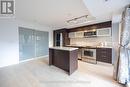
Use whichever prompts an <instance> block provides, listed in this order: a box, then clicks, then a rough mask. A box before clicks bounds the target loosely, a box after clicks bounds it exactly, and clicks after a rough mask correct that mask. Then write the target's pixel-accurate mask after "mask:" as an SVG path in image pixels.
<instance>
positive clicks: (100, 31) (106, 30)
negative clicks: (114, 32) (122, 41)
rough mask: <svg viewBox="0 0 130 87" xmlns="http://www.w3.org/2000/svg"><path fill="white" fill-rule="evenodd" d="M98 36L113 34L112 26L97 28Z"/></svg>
mask: <svg viewBox="0 0 130 87" xmlns="http://www.w3.org/2000/svg"><path fill="white" fill-rule="evenodd" d="M97 36H111V28H102V29H97Z"/></svg>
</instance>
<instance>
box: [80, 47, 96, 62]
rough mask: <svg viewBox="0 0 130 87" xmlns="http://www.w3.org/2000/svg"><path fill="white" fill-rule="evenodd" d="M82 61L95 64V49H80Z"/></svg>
mask: <svg viewBox="0 0 130 87" xmlns="http://www.w3.org/2000/svg"><path fill="white" fill-rule="evenodd" d="M82 60H83V61H86V62H89V63H97V62H96V49H87V48H84V49H82Z"/></svg>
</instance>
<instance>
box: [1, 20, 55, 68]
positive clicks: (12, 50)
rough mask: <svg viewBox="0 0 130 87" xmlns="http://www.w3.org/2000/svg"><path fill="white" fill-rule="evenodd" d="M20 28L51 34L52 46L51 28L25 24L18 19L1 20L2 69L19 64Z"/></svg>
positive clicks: (50, 43) (50, 41) (30, 23)
mask: <svg viewBox="0 0 130 87" xmlns="http://www.w3.org/2000/svg"><path fill="white" fill-rule="evenodd" d="M18 27H26V28H31V29H35V30H42V31H48V32H49V46H52V44H53V39H52V36H53V35H52V30H51V28H48V27H45V26H43V25H40V24H37V23H34V22H25V21H20V20H16V19H8V18H7V19H0V67H4V66H8V65H12V64H17V63H19V35H18Z"/></svg>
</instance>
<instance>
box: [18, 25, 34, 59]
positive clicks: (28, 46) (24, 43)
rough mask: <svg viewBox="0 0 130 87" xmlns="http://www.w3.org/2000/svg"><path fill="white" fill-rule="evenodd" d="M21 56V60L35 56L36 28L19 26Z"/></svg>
mask: <svg viewBox="0 0 130 87" xmlns="http://www.w3.org/2000/svg"><path fill="white" fill-rule="evenodd" d="M19 56H20V60H26V59H30V58H34V57H35V37H34V30H31V29H26V28H22V27H19Z"/></svg>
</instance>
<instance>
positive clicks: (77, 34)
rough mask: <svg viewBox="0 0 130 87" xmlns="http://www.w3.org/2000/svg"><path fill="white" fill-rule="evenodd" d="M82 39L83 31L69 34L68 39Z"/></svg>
mask: <svg viewBox="0 0 130 87" xmlns="http://www.w3.org/2000/svg"><path fill="white" fill-rule="evenodd" d="M83 37H84V32H83V31H78V32H70V33H69V38H83Z"/></svg>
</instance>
